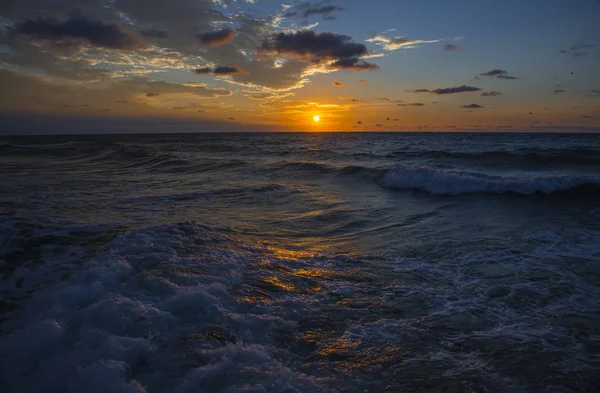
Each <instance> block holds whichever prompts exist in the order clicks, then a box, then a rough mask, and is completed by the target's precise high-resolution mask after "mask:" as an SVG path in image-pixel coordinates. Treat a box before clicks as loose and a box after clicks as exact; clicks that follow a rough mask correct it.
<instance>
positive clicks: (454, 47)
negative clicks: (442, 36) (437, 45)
mask: <svg viewBox="0 0 600 393" xmlns="http://www.w3.org/2000/svg"><path fill="white" fill-rule="evenodd" d="M459 49H460V48H459V46H458V45H454V44H444V51H446V52H453V51H454V52H455V51H458V50H459Z"/></svg>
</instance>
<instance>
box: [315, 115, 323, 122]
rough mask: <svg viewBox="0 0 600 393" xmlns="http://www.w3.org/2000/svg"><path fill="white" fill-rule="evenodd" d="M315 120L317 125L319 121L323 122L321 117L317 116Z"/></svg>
mask: <svg viewBox="0 0 600 393" xmlns="http://www.w3.org/2000/svg"><path fill="white" fill-rule="evenodd" d="M313 120H314V121H315V123H318V122H319V120H321V117H320V116H319V115H315V117H313Z"/></svg>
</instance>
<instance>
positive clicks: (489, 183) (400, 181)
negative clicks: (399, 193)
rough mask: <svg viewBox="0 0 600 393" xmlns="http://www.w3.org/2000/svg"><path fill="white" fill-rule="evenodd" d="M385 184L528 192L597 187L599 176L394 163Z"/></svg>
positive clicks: (439, 190) (453, 191)
mask: <svg viewBox="0 0 600 393" xmlns="http://www.w3.org/2000/svg"><path fill="white" fill-rule="evenodd" d="M380 183H381V185H382V186H384V187H386V188H397V189H417V190H422V191H426V192H428V193H430V194H433V195H459V194H471V193H487V194H502V193H516V194H522V195H532V194H536V193H541V194H552V193H556V192H561V191H568V190H573V189H576V188H586V189H594V190H597V191H598V190H600V177H599V176H585V175H578V176H573V175H549V174H537V173H536V174H523V175H520V176H498V175H488V174H483V173H477V172H468V171H460V170H446V169H439V168H432V167H425V166H403V165H396V166H395V167H393V168H392V169H390V170H389V171H388V172H387V173H386V174H385V175H384V176H383V178H382V179H381V181H380Z"/></svg>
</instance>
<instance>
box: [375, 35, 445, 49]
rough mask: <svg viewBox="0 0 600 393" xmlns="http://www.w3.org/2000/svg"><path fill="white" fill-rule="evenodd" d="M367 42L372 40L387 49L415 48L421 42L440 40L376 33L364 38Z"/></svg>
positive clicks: (429, 42)
mask: <svg viewBox="0 0 600 393" xmlns="http://www.w3.org/2000/svg"><path fill="white" fill-rule="evenodd" d="M366 41H367V42H373V43H376V44H378V45H380V46H382V47H383V49H385V50H388V51H393V50H398V49H402V48H407V49H409V48H415V47H417V46H419V45H421V44H433V43H435V42H440V40H413V39H408V38H406V37H393V38H389V37H386V36H384V35H376V36H375V37H373V38H369V39H368V40H366Z"/></svg>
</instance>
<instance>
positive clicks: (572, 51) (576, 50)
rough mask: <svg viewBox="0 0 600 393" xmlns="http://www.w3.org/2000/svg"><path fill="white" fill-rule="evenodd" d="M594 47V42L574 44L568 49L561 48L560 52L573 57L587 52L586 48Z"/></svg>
mask: <svg viewBox="0 0 600 393" xmlns="http://www.w3.org/2000/svg"><path fill="white" fill-rule="evenodd" d="M595 47H596V45H595V44H575V45H571V46H570V47H569V49H561V50H560V53H561V54H566V55H569V56H573V57H581V56H585V55H587V54H588V49H592V48H595Z"/></svg>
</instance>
